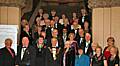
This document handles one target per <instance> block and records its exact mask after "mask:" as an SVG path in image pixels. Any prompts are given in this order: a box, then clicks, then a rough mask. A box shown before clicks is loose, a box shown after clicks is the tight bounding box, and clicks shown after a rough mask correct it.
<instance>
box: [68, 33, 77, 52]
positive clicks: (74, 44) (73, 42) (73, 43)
mask: <svg viewBox="0 0 120 66" xmlns="http://www.w3.org/2000/svg"><path fill="white" fill-rule="evenodd" d="M68 38H69V41H70V46H71V47H73V48H74V49H75V53H77V49H78V44H77V41H76V40H75V34H74V33H70V34H69V35H68Z"/></svg>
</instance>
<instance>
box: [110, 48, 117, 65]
mask: <svg viewBox="0 0 120 66" xmlns="http://www.w3.org/2000/svg"><path fill="white" fill-rule="evenodd" d="M110 54H111V56H110V57H109V58H108V66H119V56H118V48H116V47H115V46H113V47H111V49H110Z"/></svg>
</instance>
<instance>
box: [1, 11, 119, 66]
mask: <svg viewBox="0 0 120 66" xmlns="http://www.w3.org/2000/svg"><path fill="white" fill-rule="evenodd" d="M91 35H92V32H91V22H90V19H89V16H88V14H87V13H86V11H85V9H81V17H77V13H75V12H74V13H73V17H72V18H71V19H69V18H67V17H66V15H65V14H62V15H61V18H59V17H58V16H57V15H56V11H55V10H51V14H50V15H49V14H47V13H44V11H43V9H40V10H39V12H38V15H37V16H36V19H35V23H34V24H33V27H32V28H31V29H30V27H29V23H28V22H27V20H25V19H22V22H21V35H20V42H19V45H18V47H17V54H16V55H15V52H14V50H13V49H12V48H11V45H12V40H11V39H10V38H8V39H6V40H5V47H4V48H2V49H0V65H1V66H15V65H16V66H119V55H118V48H117V47H116V46H115V45H114V44H115V40H114V38H113V37H108V39H107V46H106V47H105V48H104V50H102V48H101V47H100V45H99V44H98V43H96V41H92V36H91Z"/></svg>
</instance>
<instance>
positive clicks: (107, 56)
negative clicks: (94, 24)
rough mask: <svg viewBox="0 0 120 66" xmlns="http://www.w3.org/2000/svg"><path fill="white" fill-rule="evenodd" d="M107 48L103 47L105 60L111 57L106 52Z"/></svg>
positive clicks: (108, 52)
mask: <svg viewBox="0 0 120 66" xmlns="http://www.w3.org/2000/svg"><path fill="white" fill-rule="evenodd" d="M107 48H108V47H105V49H104V56H105V58H106V60H108V58H109V57H110V56H111V54H110V51H107V50H106V49H107Z"/></svg>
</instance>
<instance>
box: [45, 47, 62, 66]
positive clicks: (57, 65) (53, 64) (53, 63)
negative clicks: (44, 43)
mask: <svg viewBox="0 0 120 66" xmlns="http://www.w3.org/2000/svg"><path fill="white" fill-rule="evenodd" d="M50 49H52V47H48V48H47V51H46V52H47V54H46V66H61V62H60V61H61V53H62V50H61V49H60V48H59V47H57V48H56V49H57V51H59V53H58V54H57V55H56V60H54V59H53V55H52V53H51V50H50Z"/></svg>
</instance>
